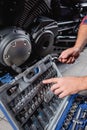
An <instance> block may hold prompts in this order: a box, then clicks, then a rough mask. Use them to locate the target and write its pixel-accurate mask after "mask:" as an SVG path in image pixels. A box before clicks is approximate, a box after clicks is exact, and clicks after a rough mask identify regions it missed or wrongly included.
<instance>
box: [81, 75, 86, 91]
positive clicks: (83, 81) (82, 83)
mask: <svg viewBox="0 0 87 130" xmlns="http://www.w3.org/2000/svg"><path fill="white" fill-rule="evenodd" d="M80 82H81V86H80V90H81V91H84V90H87V76H83V77H80Z"/></svg>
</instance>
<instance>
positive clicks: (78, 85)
mask: <svg viewBox="0 0 87 130" xmlns="http://www.w3.org/2000/svg"><path fill="white" fill-rule="evenodd" d="M83 82H84V78H83V77H61V78H51V79H47V80H44V81H43V83H44V84H50V83H52V84H53V85H52V86H51V91H52V92H53V93H54V94H56V95H58V96H59V97H60V98H63V97H65V96H68V95H71V94H76V93H78V92H79V91H81V90H83V89H84V84H85V83H83ZM82 83H83V84H82Z"/></svg>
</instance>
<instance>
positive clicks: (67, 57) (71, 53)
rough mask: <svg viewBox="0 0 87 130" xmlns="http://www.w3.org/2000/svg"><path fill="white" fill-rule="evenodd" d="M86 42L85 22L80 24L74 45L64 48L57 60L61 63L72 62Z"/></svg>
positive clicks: (86, 26) (86, 30) (86, 29)
mask: <svg viewBox="0 0 87 130" xmlns="http://www.w3.org/2000/svg"><path fill="white" fill-rule="evenodd" d="M86 44H87V24H81V25H80V27H79V31H78V36H77V40H76V43H75V45H74V47H72V48H69V49H66V50H65V51H63V52H62V53H61V55H60V56H59V58H58V60H59V61H60V62H62V63H68V64H69V63H73V62H75V60H76V59H77V58H78V56H79V54H80V52H81V51H82V50H83V48H84V46H85V45H86Z"/></svg>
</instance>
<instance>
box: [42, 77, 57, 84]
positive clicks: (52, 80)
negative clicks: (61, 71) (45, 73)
mask: <svg viewBox="0 0 87 130" xmlns="http://www.w3.org/2000/svg"><path fill="white" fill-rule="evenodd" d="M42 82H43V83H44V84H48V83H56V82H58V78H51V79H46V80H43V81H42Z"/></svg>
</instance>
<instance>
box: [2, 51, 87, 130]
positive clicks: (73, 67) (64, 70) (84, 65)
mask: <svg viewBox="0 0 87 130" xmlns="http://www.w3.org/2000/svg"><path fill="white" fill-rule="evenodd" d="M58 68H59V71H60V72H61V74H62V76H84V75H87V49H85V50H84V51H83V52H82V53H81V55H80V57H79V58H78V59H77V61H76V62H75V63H74V64H70V65H66V64H58ZM0 130H13V129H12V128H11V126H10V124H9V123H8V121H7V120H6V118H5V117H4V115H3V113H2V112H1V110H0Z"/></svg>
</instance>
